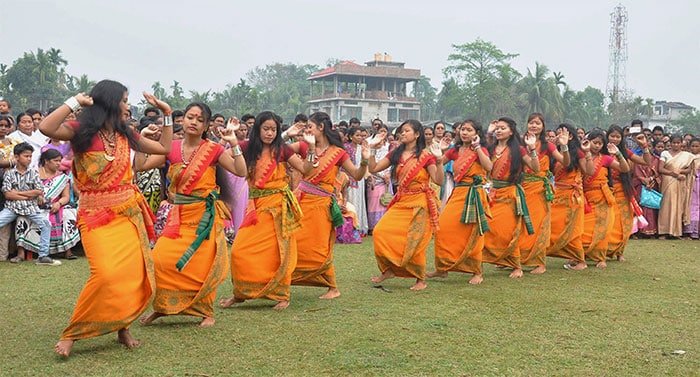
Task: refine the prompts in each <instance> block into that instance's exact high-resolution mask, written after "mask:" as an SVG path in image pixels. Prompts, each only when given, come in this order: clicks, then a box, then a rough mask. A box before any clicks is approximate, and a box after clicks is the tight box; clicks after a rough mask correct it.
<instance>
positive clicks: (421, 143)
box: [389, 119, 425, 178]
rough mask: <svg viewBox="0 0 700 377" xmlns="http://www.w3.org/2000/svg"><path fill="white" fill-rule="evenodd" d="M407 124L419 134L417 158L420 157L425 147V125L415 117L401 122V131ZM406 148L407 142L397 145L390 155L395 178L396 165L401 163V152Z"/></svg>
mask: <svg viewBox="0 0 700 377" xmlns="http://www.w3.org/2000/svg"><path fill="white" fill-rule="evenodd" d="M406 124H407V125H409V126H411V128H412V129H413V132H415V133H416V134H417V135H418V138H417V139H416V153H415V156H416V158H419V157H420V154H421V153H422V152H423V149H425V134H424V133H423V125H422V124H421V123H420V122H419V121H417V120H415V119H409V120H407V121H404V122H403V123H401V125H400V126H399V128H398V130H399V132H400V130H401V129H402V128H403V126H404V125H406ZM405 150H406V144H404V143H401V145H399V146H398V147H396V149H394V151H393V152H392V153H391V154H390V155H389V162H390V163H391V176H392V177H394V178H396V167H397V166H398V165H399V159H400V158H401V154H402V153H403V152H404V151H405Z"/></svg>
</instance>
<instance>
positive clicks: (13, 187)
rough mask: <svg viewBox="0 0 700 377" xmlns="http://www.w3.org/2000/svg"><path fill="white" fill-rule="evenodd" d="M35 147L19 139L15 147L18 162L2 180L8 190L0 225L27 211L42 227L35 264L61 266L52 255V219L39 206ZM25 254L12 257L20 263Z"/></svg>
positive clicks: (41, 200) (41, 196)
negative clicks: (34, 160) (33, 160)
mask: <svg viewBox="0 0 700 377" xmlns="http://www.w3.org/2000/svg"><path fill="white" fill-rule="evenodd" d="M33 152H34V147H32V146H31V145H30V144H28V143H19V144H17V145H16V146H15V148H14V155H15V161H16V165H15V167H14V168H12V169H10V170H9V171H8V172H7V173H6V174H5V177H4V179H3V181H2V191H3V193H4V194H5V199H6V202H5V208H4V209H3V210H2V211H0V227H2V226H4V225H6V224H9V223H11V222H12V221H14V220H15V219H16V218H17V216H20V215H24V216H27V217H29V219H30V220H31V221H32V222H34V224H36V225H37V226H38V227H39V229H40V230H41V245H40V247H39V259H37V261H36V264H38V265H44V266H60V265H61V262H60V261H57V260H54V259H52V258H51V257H49V241H50V238H51V223H50V222H49V219H47V218H46V216H45V215H43V214H42V213H41V211H40V210H39V205H41V204H44V202H45V199H44V190H43V185H42V184H41V179H39V172H38V171H36V170H34V169H29V165H30V164H31V163H32V153H33ZM24 259H25V255H20V254H19V253H18V254H17V256H16V257H14V258H12V259H11V260H10V261H11V262H12V263H19V262H21V261H23V260H24Z"/></svg>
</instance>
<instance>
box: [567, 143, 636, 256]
mask: <svg viewBox="0 0 700 377" xmlns="http://www.w3.org/2000/svg"><path fill="white" fill-rule="evenodd" d="M588 140H589V142H590V144H591V146H590V149H591V155H590V157H589V156H588V155H587V156H586V159H589V158H590V159H591V161H592V162H593V172H592V174H590V175H588V174H587V175H585V176H584V177H583V194H584V197H585V200H586V202H585V203H586V204H585V205H586V207H585V213H584V223H583V235H582V236H581V240H582V242H583V249H584V253H585V255H586V259H590V260H592V261H594V262H596V267H598V268H605V267H607V263H606V259H607V253H608V232H609V231H610V227H611V226H612V224H613V223H614V220H615V218H614V216H615V213H614V212H613V206H614V205H615V197H614V196H613V193H612V190H610V186H609V185H608V169H614V170H619V171H621V172H623V173H626V172H628V171H630V167H629V165H628V164H627V160H626V159H625V158H624V157H622V155H621V153H620V151H619V150H618V149H617V147H616V146H615V144H612V143H608V139H607V138H606V137H605V135H604V134H603V132H601V131H600V130H593V131H591V133H590V134H588ZM606 144H607V151H606V150H604V149H603V146H604V145H606ZM608 153H610V154H608ZM611 155H614V156H615V157H613V156H611ZM578 264H579V262H578V261H576V260H573V259H572V260H569V264H568V265H567V266H564V268H567V269H569V268H575V267H578ZM578 268H581V267H578Z"/></svg>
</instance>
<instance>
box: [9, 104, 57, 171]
mask: <svg viewBox="0 0 700 377" xmlns="http://www.w3.org/2000/svg"><path fill="white" fill-rule="evenodd" d="M8 137H9V138H10V139H13V140H15V141H16V142H17V143H23V142H24V143H27V144H29V145H31V146H32V150H33V151H36V153H33V154H32V161H31V163H30V164H29V168H32V169H36V168H37V167H39V151H40V150H41V147H43V146H44V145H46V144H48V143H49V138H48V137H46V135H44V134H42V133H41V131H39V130H35V129H34V120H33V119H32V116H31V115H29V114H27V113H20V114H19V115H17V131H15V132H13V133H11V134H9V135H8Z"/></svg>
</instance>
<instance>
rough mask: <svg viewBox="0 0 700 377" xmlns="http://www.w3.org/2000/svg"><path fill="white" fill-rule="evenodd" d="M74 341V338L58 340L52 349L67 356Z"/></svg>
mask: <svg viewBox="0 0 700 377" xmlns="http://www.w3.org/2000/svg"><path fill="white" fill-rule="evenodd" d="M74 343H75V340H71V339H67V340H59V341H58V343H56V345H55V346H53V350H54V351H55V352H56V353H57V354H59V355H61V356H63V357H68V356H69V355H70V350H71V349H72V348H73V344H74Z"/></svg>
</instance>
